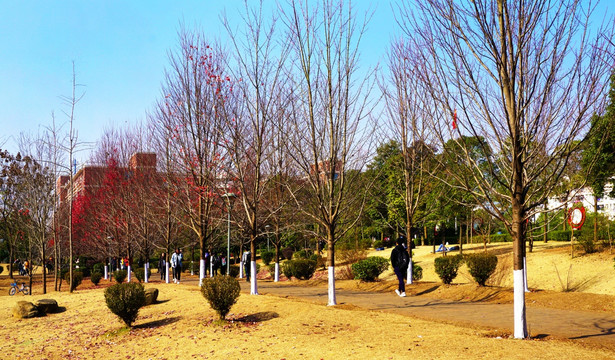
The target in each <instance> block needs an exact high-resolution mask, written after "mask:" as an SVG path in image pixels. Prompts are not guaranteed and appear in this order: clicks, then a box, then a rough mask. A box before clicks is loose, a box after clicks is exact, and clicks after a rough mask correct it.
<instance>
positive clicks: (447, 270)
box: [434, 255, 463, 285]
mask: <svg viewBox="0 0 615 360" xmlns="http://www.w3.org/2000/svg"><path fill="white" fill-rule="evenodd" d="M462 260H463V258H462V257H461V255H455V256H442V257H438V258H436V259H435V260H434V267H435V270H436V274H438V276H439V277H440V279H441V280H442V282H443V283H445V284H447V285H448V284H450V283H451V282H452V281H453V279H455V278H456V277H457V271H458V270H459V266H461V263H462Z"/></svg>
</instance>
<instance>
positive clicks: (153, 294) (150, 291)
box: [145, 288, 158, 305]
mask: <svg viewBox="0 0 615 360" xmlns="http://www.w3.org/2000/svg"><path fill="white" fill-rule="evenodd" d="M157 299H158V289H156V288H147V289H145V305H151V304H154V303H155V302H156V300H157Z"/></svg>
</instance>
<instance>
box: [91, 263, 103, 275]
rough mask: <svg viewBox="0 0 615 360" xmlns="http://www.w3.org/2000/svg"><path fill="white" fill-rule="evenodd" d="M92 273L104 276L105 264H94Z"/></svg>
mask: <svg viewBox="0 0 615 360" xmlns="http://www.w3.org/2000/svg"><path fill="white" fill-rule="evenodd" d="M92 273H99V274H104V273H105V264H103V263H96V264H94V265H93V266H92Z"/></svg>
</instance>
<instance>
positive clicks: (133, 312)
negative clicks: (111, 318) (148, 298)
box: [105, 270, 145, 327]
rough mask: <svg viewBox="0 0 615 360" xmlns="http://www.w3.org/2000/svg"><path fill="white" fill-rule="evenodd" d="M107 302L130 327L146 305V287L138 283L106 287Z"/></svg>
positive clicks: (113, 311)
mask: <svg viewBox="0 0 615 360" xmlns="http://www.w3.org/2000/svg"><path fill="white" fill-rule="evenodd" d="M120 271H121V270H120ZM105 302H106V303H107V307H108V308H109V310H111V312H112V313H114V314H115V315H117V316H118V317H119V318H120V319H121V320H122V321H123V322H124V323H125V324H126V326H129V327H130V326H132V323H134V322H135V320H136V319H137V315H138V314H139V309H140V308H141V307H143V306H145V289H143V285H141V284H137V283H128V284H115V285H113V286H110V287H108V288H107V289H105Z"/></svg>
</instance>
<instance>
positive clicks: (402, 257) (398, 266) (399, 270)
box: [391, 236, 410, 297]
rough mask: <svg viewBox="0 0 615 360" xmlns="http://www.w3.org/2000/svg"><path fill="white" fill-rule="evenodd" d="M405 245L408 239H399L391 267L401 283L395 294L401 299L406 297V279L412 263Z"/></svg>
mask: <svg viewBox="0 0 615 360" xmlns="http://www.w3.org/2000/svg"><path fill="white" fill-rule="evenodd" d="M405 245H406V238H405V237H403V236H400V237H399V238H398V239H397V246H395V248H393V251H391V265H393V270H394V271H395V275H397V280H398V281H399V286H398V289H396V290H395V293H396V294H397V295H399V296H401V297H405V296H406V283H405V279H406V272H407V271H408V264H409V263H410V255H408V251H407V250H406V246H405Z"/></svg>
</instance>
